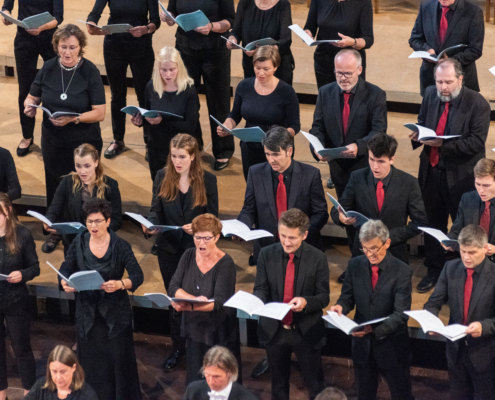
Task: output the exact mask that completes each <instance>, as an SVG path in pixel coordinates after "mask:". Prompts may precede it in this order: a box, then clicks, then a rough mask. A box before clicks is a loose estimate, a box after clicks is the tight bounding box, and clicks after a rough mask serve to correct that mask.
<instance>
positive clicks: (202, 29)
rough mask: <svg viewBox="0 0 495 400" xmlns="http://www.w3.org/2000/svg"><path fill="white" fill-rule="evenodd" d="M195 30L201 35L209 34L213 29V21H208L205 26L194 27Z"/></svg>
mask: <svg viewBox="0 0 495 400" xmlns="http://www.w3.org/2000/svg"><path fill="white" fill-rule="evenodd" d="M194 30H195V31H196V32H198V33H201V34H202V35H205V36H206V35H209V34H210V32H211V31H212V30H213V23H211V22H208V23H207V24H206V25H205V26H200V27H198V28H195V29H194Z"/></svg>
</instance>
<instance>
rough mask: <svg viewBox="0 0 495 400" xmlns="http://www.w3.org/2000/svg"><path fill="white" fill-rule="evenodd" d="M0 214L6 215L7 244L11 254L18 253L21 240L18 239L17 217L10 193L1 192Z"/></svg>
mask: <svg viewBox="0 0 495 400" xmlns="http://www.w3.org/2000/svg"><path fill="white" fill-rule="evenodd" d="M0 214H2V215H3V216H4V217H5V225H6V228H5V244H6V245H7V248H8V249H9V253H10V254H17V252H18V251H19V242H18V241H17V224H19V222H18V221H17V217H16V215H15V212H14V207H13V206H12V201H11V200H10V197H9V196H8V194H6V193H3V192H0Z"/></svg>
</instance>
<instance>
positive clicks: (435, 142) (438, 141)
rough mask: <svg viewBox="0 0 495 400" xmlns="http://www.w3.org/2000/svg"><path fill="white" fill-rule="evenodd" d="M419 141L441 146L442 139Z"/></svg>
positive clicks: (432, 145)
mask: <svg viewBox="0 0 495 400" xmlns="http://www.w3.org/2000/svg"><path fill="white" fill-rule="evenodd" d="M420 143H423V144H424V145H425V146H431V147H442V144H443V139H432V140H423V141H420Z"/></svg>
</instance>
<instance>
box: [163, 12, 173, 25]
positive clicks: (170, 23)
mask: <svg viewBox="0 0 495 400" xmlns="http://www.w3.org/2000/svg"><path fill="white" fill-rule="evenodd" d="M168 13H169V14H170V15H172V16H173V17H174V18H175V15H174V14H172V13H171V12H170V11H169V12H168ZM160 20H161V21H162V22H165V23H166V24H167V25H168V26H172V25H174V24H175V22H174V20H173V19H172V18H170V17H169V16H168V15H167V14H165V12H164V11H163V10H160Z"/></svg>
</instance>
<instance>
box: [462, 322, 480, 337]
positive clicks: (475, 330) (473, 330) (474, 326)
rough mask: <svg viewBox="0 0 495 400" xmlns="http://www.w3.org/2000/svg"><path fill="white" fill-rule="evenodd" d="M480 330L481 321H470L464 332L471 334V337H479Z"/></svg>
mask: <svg viewBox="0 0 495 400" xmlns="http://www.w3.org/2000/svg"><path fill="white" fill-rule="evenodd" d="M482 330H483V327H482V326H481V322H471V323H470V324H469V325H468V327H467V329H466V334H468V335H471V336H472V337H473V338H479V337H480V336H481V332H482Z"/></svg>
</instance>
